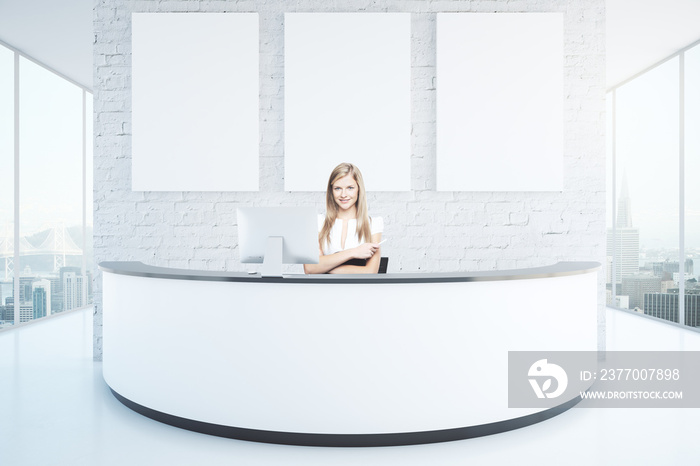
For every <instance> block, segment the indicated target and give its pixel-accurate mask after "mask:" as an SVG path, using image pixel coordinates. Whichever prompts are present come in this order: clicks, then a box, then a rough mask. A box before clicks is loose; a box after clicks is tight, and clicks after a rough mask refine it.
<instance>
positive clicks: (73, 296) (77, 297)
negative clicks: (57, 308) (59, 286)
mask: <svg viewBox="0 0 700 466" xmlns="http://www.w3.org/2000/svg"><path fill="white" fill-rule="evenodd" d="M87 303H88V299H87V280H86V278H85V276H84V275H78V274H76V273H75V272H66V273H65V274H63V310H64V311H69V310H71V309H76V308H78V307H82V306H85V305H87Z"/></svg>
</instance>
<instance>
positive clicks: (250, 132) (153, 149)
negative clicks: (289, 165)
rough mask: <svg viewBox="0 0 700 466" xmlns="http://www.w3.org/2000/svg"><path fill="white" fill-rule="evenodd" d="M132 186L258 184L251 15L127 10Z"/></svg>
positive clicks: (250, 187)
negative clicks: (129, 20)
mask: <svg viewBox="0 0 700 466" xmlns="http://www.w3.org/2000/svg"><path fill="white" fill-rule="evenodd" d="M132 24H133V26H132V27H133V35H132V48H133V54H132V66H133V87H132V105H133V116H132V118H133V128H132V131H133V140H132V145H133V152H132V189H134V190H136V191H256V190H257V189H258V178H259V177H258V151H259V149H258V144H259V134H258V133H259V131H258V120H259V118H258V108H259V104H258V94H259V71H258V14H257V13H235V14H228V13H197V14H182V13H134V14H133V20H132Z"/></svg>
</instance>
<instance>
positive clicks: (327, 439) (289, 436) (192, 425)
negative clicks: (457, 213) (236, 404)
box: [110, 387, 581, 447]
mask: <svg viewBox="0 0 700 466" xmlns="http://www.w3.org/2000/svg"><path fill="white" fill-rule="evenodd" d="M110 390H112V388H111V387H110ZM112 394H114V396H115V397H116V398H117V400H119V401H120V402H121V403H123V404H124V405H125V406H126V407H128V408H130V409H132V410H134V411H136V412H137V413H139V414H142V415H144V416H146V417H149V418H151V419H154V420H156V421H159V422H162V423H164V424H168V425H171V426H175V427H179V428H181V429H187V430H191V431H194V432H199V433H202V434H208V435H216V436H218V437H227V438H232V439H237V440H247V441H250V442H262V443H277V444H282V445H297V446H307V447H392V446H400V445H418V444H425V443H439V442H450V441H454V440H464V439H469V438H475V437H483V436H485V435H492V434H498V433H500V432H507V431H509V430H514V429H519V428H521V427H526V426H529V425H532V424H536V423H538V422H542V421H545V420H547V419H549V418H552V417H554V416H556V415H558V414H561V413H563V412H564V411H567V410H568V409H570V408H571V407H573V406H574V405H576V404H577V403H578V402H579V401H581V397H580V396H578V397H576V398H574V399H572V400H570V401H567V402H566V403H564V404H561V405H559V406H557V407H555V408H550V409H547V410H545V411H541V412H539V413H534V414H528V415H527V416H522V417H518V418H515V419H509V420H507V421H498V422H493V423H490V424H482V425H478V426H470V427H458V428H455V429H444V430H431V431H426V432H403V433H396V434H394V433H392V434H307V433H299V432H275V431H269V430H257V429H245V428H241V427H231V426H223V425H219V424H210V423H208V422H202V421H193V420H192V419H185V418H182V417H178V416H173V415H172V414H166V413H162V412H160V411H156V410H154V409H151V408H147V407H145V406H142V405H140V404H138V403H134V402H133V401H131V400H129V399H127V398H124V397H123V396H121V395H120V394H119V393H117V392H115V391H114V390H112Z"/></svg>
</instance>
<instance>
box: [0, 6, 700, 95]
mask: <svg viewBox="0 0 700 466" xmlns="http://www.w3.org/2000/svg"><path fill="white" fill-rule="evenodd" d="M580 1H586V0H580ZM93 5H94V1H93V0H61V1H58V0H0V40H2V41H3V42H5V43H7V44H9V45H11V46H13V47H15V48H17V49H18V50H20V51H22V52H24V53H25V54H27V55H29V56H32V57H34V58H35V59H37V60H39V61H41V62H42V63H44V64H46V65H48V66H49V67H51V68H53V69H54V70H56V71H58V72H59V73H61V74H63V75H65V76H67V77H69V78H70V79H72V80H74V81H76V82H77V83H79V84H81V85H83V86H85V87H87V88H92V44H93V42H94V34H93V32H92V9H93ZM606 9H607V15H606V16H607V21H606V34H607V79H606V84H607V87H608V88H610V87H611V86H614V85H615V84H618V83H620V82H622V81H624V80H625V79H627V78H629V77H631V76H633V75H635V74H636V73H638V72H640V71H642V70H644V69H646V68H648V67H649V66H651V65H653V64H654V63H656V62H658V61H660V60H662V59H664V58H666V57H668V56H669V55H671V54H673V53H674V52H676V51H678V50H679V49H681V48H683V47H685V46H687V45H689V44H691V43H693V42H695V41H698V40H700V0H664V1H663V2H662V1H659V0H607V2H606Z"/></svg>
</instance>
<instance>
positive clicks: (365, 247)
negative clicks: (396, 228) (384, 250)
mask: <svg viewBox="0 0 700 466" xmlns="http://www.w3.org/2000/svg"><path fill="white" fill-rule="evenodd" d="M353 249H354V256H355V258H356V259H369V258H371V257H372V256H373V255H374V253H375V252H377V250H378V249H379V243H363V244H361V245H359V246H357V247H356V248H353Z"/></svg>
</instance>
